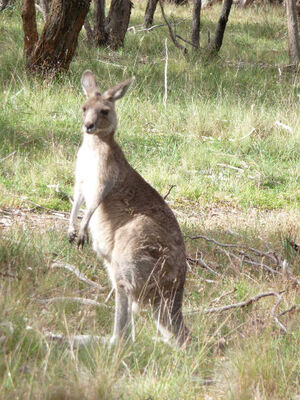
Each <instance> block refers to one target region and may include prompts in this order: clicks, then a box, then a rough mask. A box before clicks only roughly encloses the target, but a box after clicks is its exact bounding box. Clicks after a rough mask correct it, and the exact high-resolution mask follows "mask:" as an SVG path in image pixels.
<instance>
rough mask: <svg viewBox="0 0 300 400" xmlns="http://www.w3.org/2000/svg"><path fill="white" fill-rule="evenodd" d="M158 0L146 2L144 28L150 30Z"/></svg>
mask: <svg viewBox="0 0 300 400" xmlns="http://www.w3.org/2000/svg"><path fill="white" fill-rule="evenodd" d="M157 2H158V0H148V2H147V7H146V11H145V16H144V24H143V25H144V27H145V28H150V26H152V23H153V18H154V13H155V10H156V6H157Z"/></svg>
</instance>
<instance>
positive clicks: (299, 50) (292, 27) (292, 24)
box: [286, 0, 300, 65]
mask: <svg viewBox="0 0 300 400" xmlns="http://www.w3.org/2000/svg"><path fill="white" fill-rule="evenodd" d="M286 14H287V25H288V40H289V56H290V63H291V64H295V65H297V64H299V62H300V46H299V33H298V21H297V13H296V2H295V0H286Z"/></svg>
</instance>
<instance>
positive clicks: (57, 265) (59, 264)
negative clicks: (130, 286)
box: [50, 261, 106, 293]
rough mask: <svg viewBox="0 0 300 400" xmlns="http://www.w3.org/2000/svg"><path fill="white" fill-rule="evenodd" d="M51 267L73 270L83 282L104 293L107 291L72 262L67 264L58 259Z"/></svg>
mask: <svg viewBox="0 0 300 400" xmlns="http://www.w3.org/2000/svg"><path fill="white" fill-rule="evenodd" d="M50 268H64V269H66V270H68V271H70V272H72V273H73V274H74V275H76V276H77V278H78V279H80V280H81V281H82V282H84V283H86V284H87V285H89V286H92V287H93V288H95V289H98V291H99V292H100V293H103V292H105V291H106V288H105V287H103V286H101V285H99V284H98V283H96V282H94V281H91V280H90V279H89V278H87V277H86V276H85V275H84V274H83V273H81V272H80V271H79V269H78V268H76V267H74V266H73V265H71V264H67V263H63V262H60V261H57V262H55V263H53V264H51V266H50Z"/></svg>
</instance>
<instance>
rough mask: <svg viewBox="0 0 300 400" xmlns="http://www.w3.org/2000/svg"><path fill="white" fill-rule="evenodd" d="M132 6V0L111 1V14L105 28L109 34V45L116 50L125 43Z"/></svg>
mask: <svg viewBox="0 0 300 400" xmlns="http://www.w3.org/2000/svg"><path fill="white" fill-rule="evenodd" d="M132 6H133V4H132V2H131V1H130V0H112V2H111V6H110V9H109V14H108V16H107V18H106V20H105V30H106V32H107V34H108V45H109V46H110V47H111V48H112V49H114V50H116V49H117V48H119V47H121V46H123V44H124V38H125V35H126V32H127V29H128V25H129V20H130V14H131V8H132Z"/></svg>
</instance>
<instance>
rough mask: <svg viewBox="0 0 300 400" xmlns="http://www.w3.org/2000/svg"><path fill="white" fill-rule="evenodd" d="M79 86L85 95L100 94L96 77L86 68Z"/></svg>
mask: <svg viewBox="0 0 300 400" xmlns="http://www.w3.org/2000/svg"><path fill="white" fill-rule="evenodd" d="M81 86H82V90H83V92H84V94H85V95H86V97H91V96H100V91H99V89H98V86H97V82H96V77H95V75H94V74H93V73H92V71H89V70H88V69H87V70H86V71H84V73H83V74H82V77H81Z"/></svg>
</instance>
